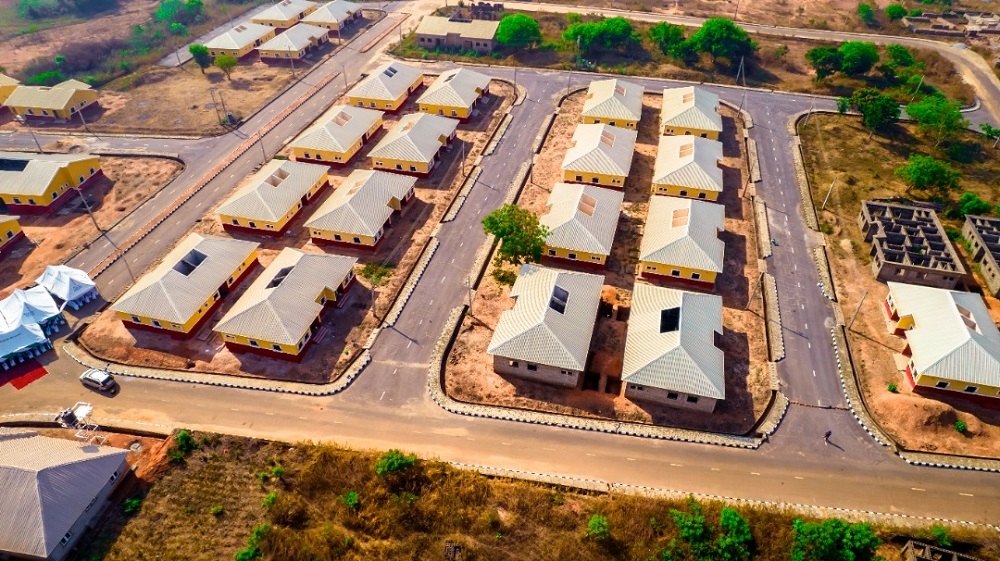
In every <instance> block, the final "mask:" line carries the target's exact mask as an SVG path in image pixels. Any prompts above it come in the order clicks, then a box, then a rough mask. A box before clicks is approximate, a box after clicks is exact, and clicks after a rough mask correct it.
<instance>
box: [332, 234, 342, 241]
mask: <svg viewBox="0 0 1000 561" xmlns="http://www.w3.org/2000/svg"><path fill="white" fill-rule="evenodd" d="M333 239H334V240H335V241H338V242H339V241H341V240H343V238H341V237H340V234H334V235H333Z"/></svg>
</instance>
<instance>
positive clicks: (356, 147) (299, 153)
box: [291, 117, 382, 162]
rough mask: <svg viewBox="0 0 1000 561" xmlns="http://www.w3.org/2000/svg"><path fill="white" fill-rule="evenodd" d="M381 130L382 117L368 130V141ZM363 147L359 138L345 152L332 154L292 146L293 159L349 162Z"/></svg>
mask: <svg viewBox="0 0 1000 561" xmlns="http://www.w3.org/2000/svg"><path fill="white" fill-rule="evenodd" d="M380 128H382V117H379V118H378V120H377V121H375V123H374V124H373V125H372V126H371V127H370V128H369V129H368V139H369V140H371V138H372V137H373V136H374V135H375V133H376V132H378V130H379V129H380ZM361 146H362V144H361V139H360V138H358V139H357V140H356V141H355V142H354V144H352V145H351V147H350V148H348V149H347V151H345V152H332V151H328V150H319V151H317V150H310V149H308V148H303V147H300V146H295V145H292V146H291V149H292V159H293V160H301V159H305V160H322V161H324V162H347V161H348V160H350V159H351V158H353V157H354V155H355V154H357V153H358V152H359V151H360V150H361Z"/></svg>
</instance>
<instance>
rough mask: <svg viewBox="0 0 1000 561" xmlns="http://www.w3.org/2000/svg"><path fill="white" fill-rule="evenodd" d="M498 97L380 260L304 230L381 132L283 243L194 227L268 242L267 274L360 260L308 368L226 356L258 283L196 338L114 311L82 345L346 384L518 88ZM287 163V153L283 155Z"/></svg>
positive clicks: (497, 88) (461, 137) (108, 352)
mask: <svg viewBox="0 0 1000 561" xmlns="http://www.w3.org/2000/svg"><path fill="white" fill-rule="evenodd" d="M428 82H429V80H428ZM490 91H491V94H490V98H489V100H488V101H486V102H485V103H484V104H482V105H480V111H481V114H480V116H479V117H476V118H474V119H472V120H470V121H469V122H468V123H466V124H463V125H460V126H459V130H458V139H457V141H456V142H454V143H452V145H451V147H450V148H449V149H448V150H447V151H446V152H445V153H444V154H443V157H442V161H441V163H440V164H439V166H438V167H437V169H436V170H435V171H434V172H433V173H432V174H431V176H430V177H429V178H426V179H418V180H417V186H416V189H415V196H414V199H413V200H412V201H411V202H410V203H409V204H407V206H406V207H405V208H404V210H403V214H402V216H400V217H397V218H394V219H393V225H392V227H391V228H389V229H388V230H387V231H386V237H385V239H384V240H383V241H382V242H381V243H380V244H379V247H378V249H377V250H376V251H375V252H374V253H372V252H370V251H364V250H353V249H350V248H340V247H337V248H327V247H320V246H317V245H315V244H313V243H312V242H311V241H310V239H309V236H308V233H307V232H306V230H305V229H303V228H302V224H303V223H304V222H305V221H306V220H308V218H309V216H311V215H312V213H313V212H314V210H315V209H316V208H318V207H319V206H320V205H321V204H322V202H323V201H324V200H325V199H326V197H328V196H329V195H330V194H331V193H332V192H333V190H334V189H335V188H337V187H338V186H339V185H340V184H341V183H342V182H343V181H344V178H346V177H347V176H348V175H349V174H350V173H351V171H353V170H355V169H370V165H369V164H370V162H369V161H368V159H367V158H366V157H365V155H366V154H367V152H368V150H370V149H371V148H372V147H373V146H375V144H377V143H378V141H379V140H381V137H382V135H384V134H385V133H384V132H382V133H378V134H377V135H376V137H375V138H374V139H373V140H372V141H370V142H369V144H368V145H367V146H366V148H364V149H363V150H362V154H361V155H360V156H359V157H357V158H356V159H355V160H354V161H353V162H352V163H351V164H349V165H348V166H346V167H343V168H336V169H331V170H330V172H329V174H328V179H329V181H330V185H331V187H333V188H334V189H328V190H327V191H326V193H324V194H323V195H321V197H320V198H319V199H317V200H316V201H315V202H313V203H310V204H309V206H308V207H306V208H305V209H304V210H303V211H302V213H300V215H299V216H298V217H296V218H295V220H294V221H293V222H292V223H291V225H290V226H289V229H288V232H287V233H286V234H285V235H284V236H281V237H279V238H274V237H270V236H263V235H252V234H245V233H238V234H235V235H234V234H230V233H228V232H226V231H225V230H224V229H223V228H222V225H221V224H220V222H219V220H218V217H216V216H215V214H213V213H212V212H209V213H207V214H205V216H204V217H203V218H202V220H201V222H200V223H199V224H198V225H197V226H196V227H195V228H194V231H196V232H200V233H204V234H212V235H217V236H224V237H236V238H239V239H246V240H252V241H255V242H258V243H260V244H261V251H260V262H261V265H266V264H267V263H269V262H270V261H271V260H272V259H273V258H274V255H276V254H277V253H278V252H279V251H280V250H281V249H282V248H284V247H296V248H300V249H303V250H304V251H309V252H316V253H324V252H325V253H334V254H339V255H348V256H351V257H357V258H358V265H357V266H356V268H355V272H357V273H358V279H357V282H356V283H355V286H353V287H352V288H351V291H350V292H349V293H348V296H347V299H346V300H345V302H344V304H343V306H342V307H340V308H330V309H328V310H327V311H326V312H325V314H324V318H323V323H324V327H323V331H321V333H320V334H319V335H317V342H318V344H316V345H313V346H312V347H311V348H310V349H309V351H308V352H307V353H306V356H305V358H304V359H303V361H302V363H301V364H299V365H291V366H290V365H288V363H286V362H284V361H280V360H275V359H270V358H265V357H260V356H256V355H250V354H245V353H240V354H234V353H232V352H230V351H229V350H228V349H226V347H225V346H224V345H223V343H222V340H221V338H220V337H219V336H218V335H216V334H215V333H214V332H213V331H212V330H211V328H212V327H213V326H214V324H215V323H216V322H217V321H218V320H219V319H221V318H222V316H223V315H224V314H225V313H226V312H227V311H228V310H229V308H230V307H232V305H233V303H235V302H236V300H238V299H239V297H240V295H241V294H242V293H243V292H244V291H245V290H246V288H247V287H249V285H250V284H251V283H252V281H253V278H248V279H246V280H244V281H243V284H241V285H240V288H239V289H237V290H236V291H234V292H233V293H232V294H231V295H230V296H229V297H227V299H226V300H225V301H224V302H223V304H222V306H221V308H220V309H219V310H218V311H217V312H216V313H215V315H214V316H213V318H212V319H211V320H209V321H208V322H207V324H206V325H205V326H204V327H202V329H201V330H200V331H199V332H198V333H196V334H195V335H194V336H193V337H192V338H191V339H188V340H175V339H171V338H170V337H169V336H165V335H161V334H158V333H147V332H130V331H129V330H127V329H126V328H125V327H124V326H123V325H122V323H121V322H120V321H118V320H117V319H116V318H115V316H114V314H113V313H112V312H111V311H110V310H109V311H106V312H104V313H102V314H101V316H100V317H99V318H98V319H97V320H96V321H95V322H94V324H93V325H92V326H91V327H89V328H87V330H86V331H85V332H84V334H83V336H82V337H81V338H80V343H81V344H83V345H84V346H86V347H87V348H88V350H90V351H91V352H92V353H94V354H95V355H97V356H99V357H102V358H103V359H105V360H110V361H114V362H120V363H124V364H135V365H141V366H150V367H162V368H170V369H180V370H185V369H186V370H192V371H197V372H214V373H221V374H231V375H237V376H264V377H268V378H273V379H283V380H297V381H303V382H312V383H325V382H328V381H330V380H331V379H334V378H336V377H338V376H339V375H340V374H341V373H343V371H344V370H345V369H346V368H347V367H348V366H349V365H350V364H351V363H352V362H353V361H354V359H355V358H356V357H357V356H358V354H359V353H360V352H361V351H362V346H363V345H364V343H365V341H366V340H367V338H368V336H369V335H370V334H371V331H372V329H374V328H375V327H376V326H377V325H378V324H379V323H381V321H382V318H384V317H385V316H386V314H387V313H388V312H389V310H390V308H391V307H392V304H393V302H394V301H395V299H396V295H397V294H398V293H399V291H400V289H401V288H402V286H403V284H404V283H405V281H406V279H407V278H408V277H409V274H410V271H411V270H412V269H413V267H414V265H415V264H416V262H417V260H418V259H419V257H420V255H421V253H422V252H423V250H424V248H425V247H426V246H427V244H428V242H429V241H430V239H431V238H430V235H431V232H432V231H433V230H434V228H435V226H436V225H437V224H438V223H439V222H440V220H441V217H442V216H443V215H444V213H445V212H446V211H447V208H448V206H449V204H450V203H451V200H452V198H453V197H454V195H455V194H456V193H457V192H458V190H459V188H460V187H461V185H462V183H463V182H464V179H465V174H464V173H463V170H462V165H461V162H460V158H461V155H462V145H464V147H465V148H464V151H465V155H466V169H465V171H471V170H472V161H474V160H475V159H476V157H477V156H478V155H479V154H480V153H481V152H482V150H483V148H485V146H486V143H487V141H488V139H489V137H490V134H491V133H492V131H493V130H494V129H495V128H496V126H497V125H498V124H499V121H500V119H501V118H502V116H503V112H504V111H505V110H506V108H507V107H508V106H509V105H510V103H511V102H512V101H513V89H512V88H511V87H510V86H509V85H507V84H505V83H501V82H493V83H492V84H491V86H490ZM417 97H419V93H417V94H414V95H412V96H411V98H410V100H409V101H407V103H406V105H404V107H403V109H402V110H401V111H400V112H399V114H398V115H390V114H386V116H385V118H386V125H385V128H386V129H388V128H390V127H391V126H392V125H393V124H394V123H395V121H397V120H398V118H399V117H400V116H402V115H405V114H407V113H412V112H414V111H416V102H415V100H416V98H417ZM285 154H287V149H286V150H283V151H282V153H281V155H285ZM369 263H372V264H377V265H382V266H385V267H388V268H389V270H390V274H389V276H388V277H387V278H385V279H383V280H381V281H380V282H379V284H378V285H377V286H373V284H372V280H371V279H370V278H366V276H365V275H364V274H363V273H362V271H363V268H364V266H365V265H366V264H369ZM261 270H263V267H260V268H258V272H257V273H254V276H256V275H257V274H259V271H261ZM136 273H137V274H138V271H137V272H136ZM373 300H374V305H373Z"/></svg>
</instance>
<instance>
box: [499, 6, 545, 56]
mask: <svg viewBox="0 0 1000 561" xmlns="http://www.w3.org/2000/svg"><path fill="white" fill-rule="evenodd" d="M496 37H497V42H498V43H500V44H501V45H503V46H505V47H510V48H513V49H517V48H522V47H527V46H529V45H532V44H534V43H538V42H539V41H541V40H542V32H541V31H540V30H539V28H538V22H537V21H535V20H534V19H533V18H531V17H529V16H526V15H524V14H511V15H509V16H504V17H503V19H501V20H500V25H499V26H498V27H497V36H496Z"/></svg>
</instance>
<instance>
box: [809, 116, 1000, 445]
mask: <svg viewBox="0 0 1000 561" xmlns="http://www.w3.org/2000/svg"><path fill="white" fill-rule="evenodd" d="M801 135H802V141H803V143H802V147H803V151H804V154H805V162H806V169H807V171H808V173H809V177H810V182H811V185H812V189H813V191H812V194H813V199H814V201H815V204H816V205H817V206H821V204H822V200H823V198H824V197H825V196H826V193H827V191H828V190H829V187H830V185H831V183H832V181H833V177H834V176H836V177H837V178H838V180H837V183H836V185H835V187H834V191H833V193H832V194H831V196H830V200H829V202H828V204H827V207H826V210H824V211H821V212H820V213H819V218H820V222H821V224H822V227H823V228H824V231H825V232H826V243H827V252H828V255H829V256H830V261H831V267H832V269H833V277H834V282H835V285H836V290H837V297H838V300H839V301H840V304H841V306H842V309H843V311H844V315H845V317H846V318H847V320H848V321H850V319H851V318H852V317H853V316H854V314H855V313H857V319H855V320H854V323H853V324H852V325H851V329H850V330H849V336H850V343H851V351H852V354H853V359H854V363H855V368H856V369H857V374H858V378H859V380H860V382H861V388H862V391H863V394H864V397H865V400H866V402H867V404H868V407H869V409H870V411H871V413H872V415H873V416H874V417H875V419H876V420H877V421H878V422H879V424H880V425H881V426H882V428H883V429H885V430H886V431H887V432H888V433H889V434H891V435H892V436H893V437H894V438H895V439H896V440H897V441H898V442H899V443H901V444H902V445H903V446H904V447H905V448H908V449H911V450H921V451H929V452H940V453H949V454H966V455H976V456H990V457H997V456H998V455H1000V444H998V442H1000V412H997V411H995V410H993V411H991V410H988V409H985V408H983V407H980V406H977V405H973V404H969V403H967V402H965V401H964V400H962V399H958V398H955V399H941V398H937V397H934V398H928V397H923V396H921V395H918V394H915V393H913V392H912V391H911V390H910V389H909V385H908V383H907V381H906V376H905V373H904V372H903V371H902V368H901V366H902V365H903V364H902V363H897V359H898V358H899V357H901V355H900V354H899V353H900V352H901V351H902V350H903V347H904V346H905V342H904V340H903V339H901V338H899V337H896V336H895V335H893V334H892V326H891V324H890V323H888V318H887V317H886V314H885V312H884V308H883V306H882V302H883V301H884V299H885V297H886V295H887V294H888V288H887V287H886V285H884V284H882V283H880V282H878V281H876V280H875V278H874V275H873V274H872V271H871V267H870V264H871V258H870V257H869V253H868V252H869V250H870V249H871V246H870V245H869V244H866V243H864V238H863V236H862V234H861V231H860V229H859V228H858V226H857V216H858V213H859V212H860V210H861V201H862V200H867V199H873V198H883V197H895V196H903V197H910V198H913V199H918V200H919V199H929V198H931V197H932V196H936V195H935V194H933V193H923V192H919V191H915V192H907V190H906V186H905V185H904V184H903V183H902V182H901V181H900V180H899V178H897V177H895V176H894V175H893V173H892V170H893V169H894V168H895V167H897V166H899V165H901V164H902V163H903V162H904V161H905V160H904V158H905V157H906V156H908V155H909V154H910V153H911V152H914V153H923V154H931V155H934V156H935V157H938V158H946V157H945V156H943V155H942V154H941V153H940V152H938V151H935V150H933V149H932V145H933V142H932V141H928V140H925V139H924V138H923V137H922V136H920V135H919V133H917V132H916V131H915V129H914V128H913V127H912V126H911V125H897V126H896V128H895V130H894V131H892V132H891V133H890V135H891V136H890V137H889V138H884V137H881V136H875V137H873V138H872V139H871V140H868V131H866V130H865V129H863V128H862V127H861V125H860V123H859V122H858V120H857V118H855V117H848V116H840V115H814V116H813V117H812V118H811V119H810V122H809V124H808V126H806V127H802V130H801ZM959 141H960V142H967V143H969V144H970V145H972V146H974V147H977V148H976V149H975V151H976V153H978V154H980V156H978V157H976V158H975V159H974V160H973V161H972V162H970V163H968V164H962V163H958V162H954V161H952V162H949V163H950V164H951V165H952V166H954V167H955V168H956V169H959V170H960V171H962V173H963V179H962V183H961V186H960V188H959V189H958V192H955V193H949V194H948V195H947V199H946V201H947V202H946V205H951V204H954V202H955V201H956V200H957V199H958V196H959V195H960V194H961V193H962V192H963V191H971V192H974V193H976V194H978V195H979V196H981V197H983V198H985V199H986V200H991V201H994V202H995V199H994V198H993V197H995V178H996V177H997V174H998V173H1000V164H998V162H997V160H996V158H994V157H990V155H991V152H990V151H991V150H992V148H991V147H990V144H989V143H987V142H985V141H984V140H983V139H982V138H981V136H980V135H977V134H975V133H971V132H970V133H967V134H963V135H961V136H960V137H959ZM859 146H863V147H864V148H863V149H859V148H858V147H859ZM938 216H939V218H940V219H941V220H942V222H943V223H944V225H945V226H946V228H958V227H960V224H961V221H959V220H957V219H949V218H948V217H947V216H945V215H944V213H939V215H938ZM953 245H954V246H955V247H956V248H957V249H959V250H964V248H963V247H962V244H961V243H958V244H953ZM966 268H967V269H971V268H972V267H969V262H968V261H966ZM968 282H969V284H970V285H971V286H973V288H974V289H975V290H977V291H978V290H981V289H980V288H979V287H977V286H975V285H976V280H975V279H972V278H970V279H969V280H968ZM862 300H863V301H862ZM986 303H987V306H988V307H989V308H990V313H991V315H993V317H994V320H997V319H1000V301H997V299H995V298H992V297H987V298H986ZM890 384H894V385H895V386H896V388H897V392H896V393H892V392H890V391H888V387H889V385H890ZM956 420H962V421H964V422H965V423H966V424H967V425H968V429H967V431H966V433H965V435H962V434H960V433H958V431H956V430H955V428H954V423H955V421H956Z"/></svg>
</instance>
